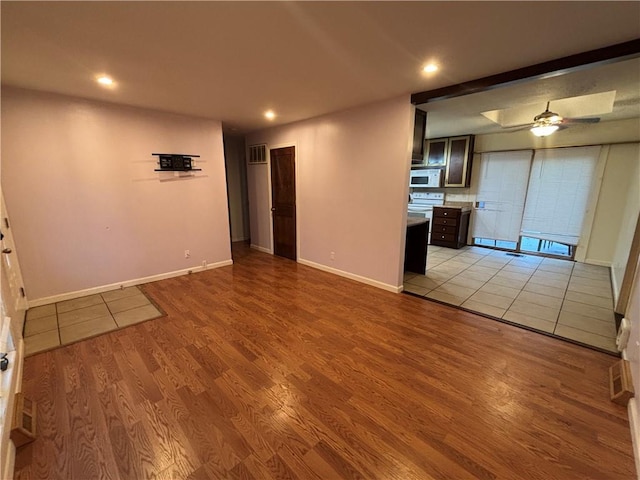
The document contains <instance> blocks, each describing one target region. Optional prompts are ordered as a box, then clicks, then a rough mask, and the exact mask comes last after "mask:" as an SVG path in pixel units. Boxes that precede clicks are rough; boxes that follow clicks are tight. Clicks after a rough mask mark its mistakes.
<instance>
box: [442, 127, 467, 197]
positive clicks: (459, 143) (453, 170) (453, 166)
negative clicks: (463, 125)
mask: <svg viewBox="0 0 640 480" xmlns="http://www.w3.org/2000/svg"><path fill="white" fill-rule="evenodd" d="M473 142H474V136H473V135H465V136H462V137H451V138H449V139H448V145H447V149H446V151H447V155H446V157H447V159H446V162H447V163H446V165H447V167H446V171H445V176H444V186H445V187H468V186H469V182H470V179H471V161H472V158H473Z"/></svg>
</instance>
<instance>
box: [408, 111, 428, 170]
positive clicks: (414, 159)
mask: <svg viewBox="0 0 640 480" xmlns="http://www.w3.org/2000/svg"><path fill="white" fill-rule="evenodd" d="M426 131H427V112H423V111H422V110H418V109H417V108H416V118H415V123H414V124H413V150H412V152H411V164H412V165H417V164H422V163H423V162H424V137H425V133H426Z"/></svg>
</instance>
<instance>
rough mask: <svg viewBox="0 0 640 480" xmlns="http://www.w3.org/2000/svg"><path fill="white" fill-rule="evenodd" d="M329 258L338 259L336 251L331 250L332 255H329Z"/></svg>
mask: <svg viewBox="0 0 640 480" xmlns="http://www.w3.org/2000/svg"><path fill="white" fill-rule="evenodd" d="M329 258H331V260H335V259H336V252H331V255H329Z"/></svg>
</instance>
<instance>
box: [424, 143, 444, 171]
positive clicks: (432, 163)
mask: <svg viewBox="0 0 640 480" xmlns="http://www.w3.org/2000/svg"><path fill="white" fill-rule="evenodd" d="M448 146H449V139H448V138H434V139H432V140H427V141H426V147H425V149H426V152H425V160H426V163H427V167H444V166H445V165H446V164H447V149H448Z"/></svg>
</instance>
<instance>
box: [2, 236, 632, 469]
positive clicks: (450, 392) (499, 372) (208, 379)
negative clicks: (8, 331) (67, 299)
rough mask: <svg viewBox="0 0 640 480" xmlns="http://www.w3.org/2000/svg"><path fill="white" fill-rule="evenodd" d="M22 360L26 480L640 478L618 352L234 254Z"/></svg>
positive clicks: (20, 462)
mask: <svg viewBox="0 0 640 480" xmlns="http://www.w3.org/2000/svg"><path fill="white" fill-rule="evenodd" d="M142 288H143V289H144V291H145V293H146V294H147V295H148V296H149V297H150V298H151V299H152V300H153V301H154V302H156V303H157V304H158V305H159V306H160V307H161V308H162V309H163V310H164V311H165V312H167V316H166V317H162V318H158V319H154V320H150V321H148V322H145V323H142V324H138V325H133V326H131V327H128V328H125V329H122V330H119V331H116V332H110V333H107V334H105V335H102V336H100V337H96V338H93V339H89V340H85V341H83V342H79V343H76V344H74V345H70V346H66V347H62V348H60V349H57V350H53V351H50V352H46V353H42V354H37V355H34V356H31V357H29V358H27V359H26V360H25V366H24V380H23V391H24V394H25V395H26V396H27V397H28V398H30V399H32V400H34V401H36V402H37V403H38V407H39V411H38V416H37V419H38V438H37V439H36V440H35V442H33V443H32V444H29V445H27V446H25V447H22V448H20V449H18V451H17V456H16V474H15V478H17V479H39V478H42V479H50V478H64V479H78V480H86V479H89V478H106V479H110V478H111V479H114V480H115V479H136V480H137V479H145V478H158V479H178V478H179V479H184V478H190V479H227V478H228V479H246V480H254V479H255V480H257V479H303V480H306V479H310V480H313V479H315V480H319V479H323V480H324V479H329V480H334V479H336V480H339V479H357V478H363V479H367V480H369V479H397V480H411V479H415V480H429V479H451V478H456V479H464V478H469V479H483V480H492V479H509V480H529V479H544V480H548V479H562V480H565V479H566V480H572V479H575V480H578V479H580V480H582V479H584V478H595V479H599V480H600V479H602V480H607V479H612V480H613V479H626V478H629V479H631V478H634V475H635V467H634V461H633V455H632V449H631V439H630V432H629V424H628V419H627V413H626V409H625V408H623V407H621V406H619V405H616V404H614V403H612V402H610V401H609V393H608V368H609V366H610V365H611V364H612V363H613V362H614V361H615V359H614V358H613V357H611V356H609V355H606V354H603V353H600V352H596V351H593V350H588V349H585V348H582V347H579V346H576V345H572V344H570V343H566V342H563V341H560V340H558V339H554V338H549V337H546V336H543V335H538V334H536V333H533V332H530V331H526V330H523V329H519V328H517V327H514V326H511V325H506V324H503V323H499V322H495V321H492V320H490V319H487V318H484V317H480V316H477V315H474V314H472V313H469V312H463V311H460V310H456V309H454V308H450V307H448V306H446V305H440V304H436V303H431V302H427V301H424V300H422V299H418V298H415V297H411V296H407V295H397V294H392V293H388V292H384V291H381V290H379V289H376V288H373V287H369V286H366V285H362V284H359V283H356V282H353V281H350V280H347V279H344V278H341V277H336V276H334V275H331V274H328V273H325V272H321V271H318V270H315V269H312V268H309V267H306V266H303V265H299V264H297V263H295V262H292V261H289V260H285V259H281V258H277V257H273V256H270V255H266V254H263V253H259V252H256V251H253V250H250V249H249V248H247V247H246V246H243V245H240V246H238V245H234V265H233V266H230V267H224V268H220V269H216V270H209V271H206V272H200V273H197V274H192V275H188V276H183V277H176V278H171V279H167V280H162V281H159V282H155V283H151V284H147V285H144V286H143V287H142Z"/></svg>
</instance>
